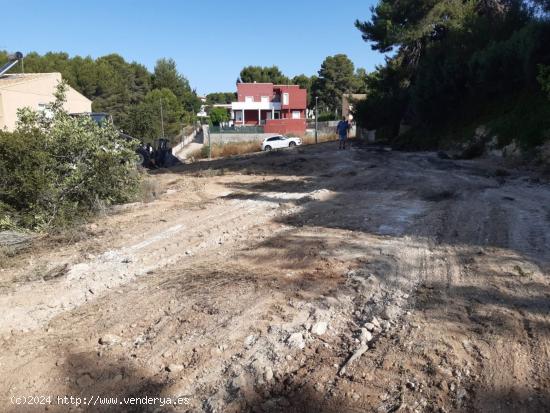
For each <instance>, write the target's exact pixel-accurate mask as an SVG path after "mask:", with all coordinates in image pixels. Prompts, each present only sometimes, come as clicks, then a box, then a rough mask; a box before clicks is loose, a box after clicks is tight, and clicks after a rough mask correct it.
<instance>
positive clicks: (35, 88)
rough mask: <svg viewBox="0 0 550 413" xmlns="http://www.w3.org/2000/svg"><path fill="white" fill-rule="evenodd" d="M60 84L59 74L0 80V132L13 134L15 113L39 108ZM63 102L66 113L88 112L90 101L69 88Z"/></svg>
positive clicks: (12, 77)
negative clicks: (25, 109)
mask: <svg viewBox="0 0 550 413" xmlns="http://www.w3.org/2000/svg"><path fill="white" fill-rule="evenodd" d="M59 82H61V74H60V73H40V74H38V73H34V74H25V75H9V76H5V77H3V78H1V79H0V129H3V130H8V131H13V130H14V129H15V125H16V122H17V110H18V109H22V108H24V107H29V108H31V109H33V110H39V109H41V108H43V105H47V104H49V103H51V102H53V101H54V100H55V97H54V92H55V88H56V86H57V85H58V84H59ZM66 98H67V101H66V102H65V104H64V105H63V107H64V108H65V110H66V111H67V112H69V113H81V112H91V111H92V101H91V100H89V99H87V98H86V97H85V96H83V95H81V94H80V93H78V92H77V91H76V90H74V89H73V88H71V87H69V89H68V90H67V95H66Z"/></svg>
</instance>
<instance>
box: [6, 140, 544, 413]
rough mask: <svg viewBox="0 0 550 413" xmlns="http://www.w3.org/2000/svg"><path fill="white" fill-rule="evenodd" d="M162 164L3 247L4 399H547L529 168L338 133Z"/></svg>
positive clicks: (406, 407)
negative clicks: (372, 144)
mask: <svg viewBox="0 0 550 413" xmlns="http://www.w3.org/2000/svg"><path fill="white" fill-rule="evenodd" d="M152 179H153V180H154V181H155V182H156V184H157V185H158V187H159V189H160V192H162V195H161V196H160V197H159V198H158V199H156V200H155V201H153V202H150V203H146V204H141V203H140V204H132V205H127V206H124V207H120V208H117V209H116V210H114V211H111V212H109V213H107V214H106V215H104V216H103V217H100V218H98V219H97V220H96V221H95V222H94V223H91V224H88V225H86V226H84V227H83V228H81V229H80V230H79V231H78V232H76V233H75V234H74V237H73V238H72V239H66V238H63V239H59V238H55V237H50V238H47V239H43V240H39V241H37V242H36V243H35V245H33V247H32V249H29V250H27V251H24V252H22V253H20V254H19V255H17V256H15V257H10V258H4V259H3V260H2V263H1V269H0V287H1V290H0V291H1V296H0V309H1V311H2V317H1V319H0V348H2V352H1V353H0V371H1V373H2V374H0V394H1V396H0V399H1V401H0V403H1V404H0V411H6V412H24V411H44V410H48V411H53V412H57V411H60V412H62V411H68V410H70V411H155V412H165V411H166V412H171V411H177V412H179V411H183V412H185V411H190V412H247V411H253V412H275V411H284V412H364V411H366V412H370V411H375V412H395V411H400V412H451V411H477V412H514V413H519V412H542V411H549V410H550V311H549V310H550V279H549V275H550V186H549V185H548V184H544V183H541V182H540V181H538V179H537V178H536V177H532V176H529V175H528V174H527V173H526V172H517V171H511V170H510V171H507V170H505V169H503V168H502V166H499V165H496V164H493V163H491V162H489V161H487V160H479V161H451V160H442V159H438V158H437V157H436V156H435V154H433V153H397V152H387V151H384V150H379V149H376V148H359V147H353V148H352V149H351V150H347V151H336V150H335V149H334V144H332V143H328V144H323V145H317V146H310V147H304V148H299V149H295V150H286V151H278V152H271V153H267V154H257V155H251V156H246V157H240V158H236V159H229V160H218V161H212V162H200V163H196V164H192V165H186V166H182V167H179V168H176V169H172V170H166V171H160V172H158V173H156V174H155V175H153V176H152ZM31 395H32V396H47V395H51V396H53V397H54V398H53V400H52V401H51V404H50V403H49V402H48V401H47V399H44V400H43V402H44V403H45V404H42V405H29V404H26V405H22V404H19V405H16V404H13V403H14V402H15V401H18V400H19V401H20V402H21V399H14V398H13V397H15V396H19V397H24V396H31ZM58 395H60V396H65V395H67V396H73V397H81V399H79V402H80V403H81V405H80V406H76V405H75V403H73V404H72V405H71V404H69V402H66V403H65V404H62V405H60V404H59V403H60V401H59V400H58V399H56V396H58ZM145 396H148V397H157V398H165V397H170V398H172V399H175V398H177V397H182V399H181V400H180V402H181V404H180V405H178V406H174V405H168V404H165V405H164V406H161V402H160V401H159V400H160V399H157V400H156V401H155V402H154V403H152V404H147V405H145V404H144V403H146V400H144V399H143V397H145ZM98 397H100V398H99V399H98ZM124 397H127V398H129V397H138V398H140V401H139V402H135V403H134V404H132V405H131V404H130V402H129V401H128V399H123V398H124ZM84 398H86V401H84ZM105 398H110V399H109V400H107V399H105ZM113 398H117V399H116V400H115V399H113ZM163 400H164V402H166V399H163ZM35 401H40V400H35ZM74 401H76V399H74ZM84 403H87V404H84ZM140 403H141V404H140ZM89 404H95V405H92V406H90V405H89Z"/></svg>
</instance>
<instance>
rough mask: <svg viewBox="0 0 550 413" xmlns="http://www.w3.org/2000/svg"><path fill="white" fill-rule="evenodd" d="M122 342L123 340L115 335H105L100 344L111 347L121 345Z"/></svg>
mask: <svg viewBox="0 0 550 413" xmlns="http://www.w3.org/2000/svg"><path fill="white" fill-rule="evenodd" d="M121 341H122V340H121V338H120V337H119V336H115V335H114V334H105V335H104V336H103V337H101V338H100V339H99V344H102V345H104V346H111V345H113V344H117V343H120V342H121Z"/></svg>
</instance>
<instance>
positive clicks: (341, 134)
mask: <svg viewBox="0 0 550 413" xmlns="http://www.w3.org/2000/svg"><path fill="white" fill-rule="evenodd" d="M336 133H338V149H346V141H347V140H348V133H349V122H348V120H347V119H346V117H345V116H342V120H341V121H340V122H338V125H337V126H336Z"/></svg>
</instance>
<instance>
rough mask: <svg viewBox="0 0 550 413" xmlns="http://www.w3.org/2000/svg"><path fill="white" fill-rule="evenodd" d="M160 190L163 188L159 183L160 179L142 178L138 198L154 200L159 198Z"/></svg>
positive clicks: (144, 200) (140, 200) (141, 200)
mask: <svg viewBox="0 0 550 413" xmlns="http://www.w3.org/2000/svg"><path fill="white" fill-rule="evenodd" d="M160 192H161V189H160V186H159V184H158V180H156V179H153V178H149V177H144V178H143V179H142V180H141V183H140V186H139V192H138V194H137V197H136V200H137V201H139V202H145V203H147V202H153V201H154V200H155V199H157V198H158V196H159V194H160Z"/></svg>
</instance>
